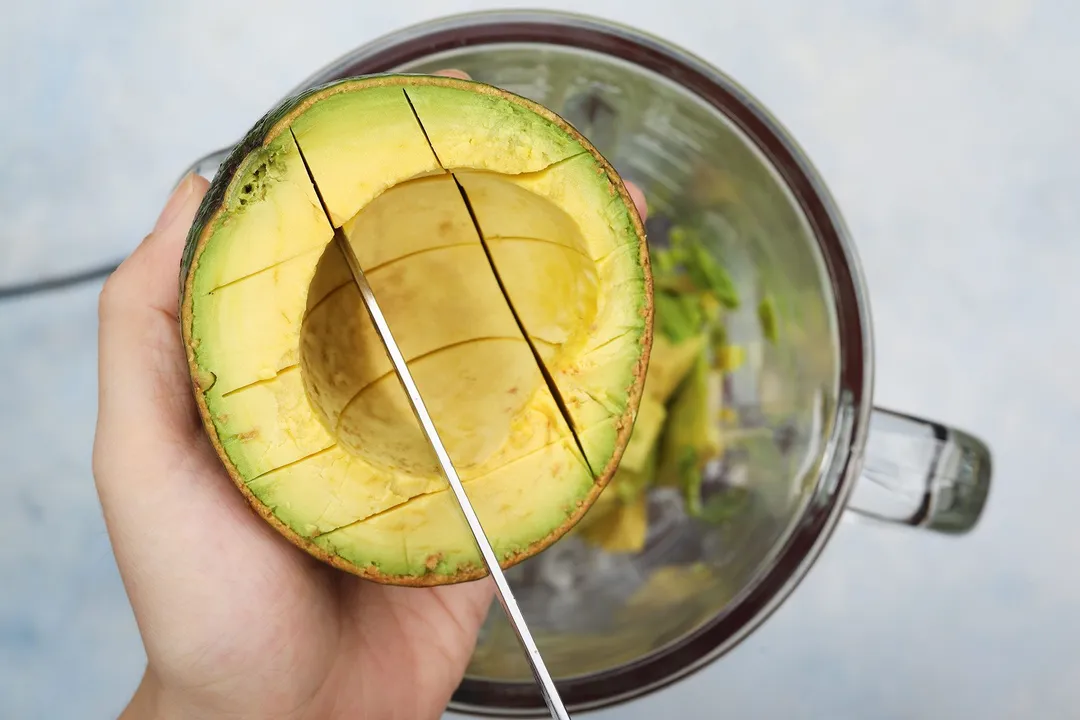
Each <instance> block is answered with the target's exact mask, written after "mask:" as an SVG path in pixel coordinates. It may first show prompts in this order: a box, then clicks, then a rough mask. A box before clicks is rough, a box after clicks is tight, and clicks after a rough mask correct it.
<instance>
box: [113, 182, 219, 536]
mask: <svg viewBox="0 0 1080 720" xmlns="http://www.w3.org/2000/svg"><path fill="white" fill-rule="evenodd" d="M207 186H208V183H207V182H206V180H204V179H202V178H199V177H194V176H190V177H187V178H185V179H184V180H183V181H182V182H181V183H180V185H179V186H178V187H177V189H176V191H175V192H174V194H173V197H172V198H171V199H170V201H169V203H168V204H167V205H166V208H165V210H163V211H162V214H161V217H160V218H159V220H158V223H157V225H156V226H155V228H154V230H153V231H152V232H151V233H150V235H148V236H147V237H146V239H144V240H143V242H142V243H141V244H140V245H139V247H138V248H136V249H135V252H133V253H132V254H131V256H130V257H129V258H128V259H127V260H125V261H124V262H123V263H122V264H121V265H120V267H119V268H118V269H117V270H116V272H115V273H113V275H112V276H111V277H110V278H109V280H108V282H106V284H105V288H104V289H103V290H102V293H101V298H100V300H99V308H98V316H99V320H98V422H97V433H96V435H95V438H94V457H93V468H94V479H95V482H96V484H97V489H98V495H99V497H100V499H101V504H102V508H103V510H104V512H105V519H106V522H107V524H108V525H109V527H110V532H113V531H115V532H119V533H120V534H121V535H122V536H124V537H131V536H139V537H140V538H141V539H142V538H144V536H145V535H147V534H153V533H169V532H173V528H171V527H169V523H170V521H171V519H172V518H176V517H179V516H183V515H184V514H191V513H205V507H206V506H212V507H217V508H218V510H217V512H218V513H219V514H220V512H221V510H226V511H227V512H228V511H229V509H233V510H235V507H236V506H235V503H234V502H233V500H234V499H233V498H229V497H225V496H226V495H230V493H228V490H229V489H231V488H230V487H229V486H228V483H227V482H221V480H222V478H221V477H220V475H218V474H215V473H203V472H198V471H195V470H194V468H200V467H213V465H212V464H210V463H208V462H207V458H208V454H212V452H213V451H212V449H211V448H210V446H209V443H207V442H206V441H205V438H201V437H200V436H199V433H200V432H201V426H200V421H199V418H198V413H197V411H196V408H195V402H194V396H193V393H192V389H191V381H190V379H189V377H190V376H189V374H188V370H187V360H186V354H185V352H184V347H183V341H182V339H181V334H180V323H179V321H178V318H177V315H178V314H177V305H178V294H179V275H180V257H181V255H182V253H183V247H184V243H185V240H186V237H187V231H188V229H189V228H190V226H191V221H192V218H193V217H194V215H195V212H196V210H197V209H198V206H199V203H200V201H201V200H202V197H203V195H204V194H205V193H206V189H207ZM200 441H201V442H200ZM184 469H188V470H189V471H188V472H187V473H186V475H187V476H189V477H190V484H185V486H184V487H178V486H177V484H176V483H175V482H170V481H169V478H170V477H172V478H175V477H176V476H177V475H178V474H179V473H180V472H182V471H183V470H184ZM231 494H232V495H236V493H231ZM141 541H143V542H144V540H141ZM129 549H132V548H129Z"/></svg>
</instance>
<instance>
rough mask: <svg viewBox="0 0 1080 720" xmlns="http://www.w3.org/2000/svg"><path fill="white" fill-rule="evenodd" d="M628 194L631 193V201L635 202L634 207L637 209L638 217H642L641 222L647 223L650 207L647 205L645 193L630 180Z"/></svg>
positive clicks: (627, 187) (627, 183) (627, 184)
mask: <svg viewBox="0 0 1080 720" xmlns="http://www.w3.org/2000/svg"><path fill="white" fill-rule="evenodd" d="M626 192H628V193H630V199H631V200H633V201H634V207H636V208H637V211H638V215H640V216H641V222H645V220H646V219H647V218H648V217H649V206H648V205H647V204H646V203H645V193H643V192H642V191H641V188H639V187H638V186H637V185H635V184H634V183H632V182H630V181H629V180H627V181H626Z"/></svg>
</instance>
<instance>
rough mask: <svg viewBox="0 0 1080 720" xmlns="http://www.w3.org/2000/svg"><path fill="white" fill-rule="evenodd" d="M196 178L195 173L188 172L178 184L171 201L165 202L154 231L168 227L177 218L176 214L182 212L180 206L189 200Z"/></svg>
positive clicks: (170, 197) (170, 198)
mask: <svg viewBox="0 0 1080 720" xmlns="http://www.w3.org/2000/svg"><path fill="white" fill-rule="evenodd" d="M194 179H195V175H194V173H188V174H187V175H185V176H184V179H183V180H181V181H180V184H179V185H177V186H176V189H175V190H173V193H172V195H170V196H169V202H167V203H165V207H164V209H162V211H161V215H160V216H158V220H157V223H155V224H154V232H158V231H160V230H163V229H164V228H167V227H168V226H169V224H170V223H171V222H172V221H173V220H175V219H176V214H177V213H178V212H180V208H182V207H184V203H185V202H186V201H187V199H188V197H190V196H191V190H192V188H193V187H194V185H193V182H192V181H193V180H194Z"/></svg>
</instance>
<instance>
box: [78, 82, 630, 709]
mask: <svg viewBox="0 0 1080 720" xmlns="http://www.w3.org/2000/svg"><path fill="white" fill-rule="evenodd" d="M444 74H447V75H456V76H461V75H462V74H461V73H459V72H456V71H446V72H445V73H444ZM207 187H208V186H207V183H206V181H205V180H203V179H202V178H199V177H195V176H189V177H187V178H185V179H184V181H183V182H181V184H180V186H179V187H178V188H177V189H176V191H175V193H174V194H173V197H172V198H171V199H170V200H169V202H168V204H167V205H166V207H165V209H164V210H163V212H162V214H161V217H160V219H159V220H158V222H157V225H156V226H155V228H154V230H153V231H152V232H151V233H150V234H149V235H148V236H147V237H146V238H145V239H144V240H143V242H142V243H141V244H140V245H139V247H138V248H137V249H136V250H135V252H134V253H133V254H132V255H131V257H129V258H128V259H127V260H126V261H124V263H123V264H122V265H121V266H120V267H119V268H118V269H117V270H116V272H115V273H114V274H113V275H112V277H110V278H109V280H108V282H107V283H106V284H105V288H104V290H103V291H102V293H101V299H100V307H99V316H100V328H99V406H98V421H97V434H96V437H95V441H94V460H93V467H94V477H95V481H96V484H97V489H98V494H99V497H100V499H101V504H102V508H103V510H104V515H105V522H106V526H107V528H108V532H109V537H110V538H111V541H112V544H113V549H114V552H115V555H116V559H117V563H118V564H119V568H120V573H121V577H122V578H123V581H124V586H125V588H126V590H127V593H128V597H129V598H130V600H131V604H132V608H133V609H134V612H135V618H136V621H137V622H138V626H139V631H140V633H141V635H142V639H143V643H144V645H145V648H146V654H147V660H148V662H147V668H146V672H145V674H144V676H143V679H142V682H141V684H140V685H139V687H138V689H137V690H136V692H135V695H134V697H133V698H132V700H131V702H130V704H129V705H128V707H127V708H126V710H125V711H124V714H123V715H122V717H123V718H158V717H177V718H218V717H228V718H231V719H238V718H258V719H259V720H274V719H279V718H280V719H281V720H286V719H292V718H319V719H320V720H324V719H327V718H335V717H349V718H356V717H363V718H366V719H368V720H381V719H383V718H408V719H409V720H414V719H415V720H423V719H425V718H438V717H440V716H441V714H442V712H443V710H444V709H445V707H446V703H447V702H448V701H449V699H450V696H451V694H452V693H453V691H454V689H455V688H456V687H457V685H458V683H459V682H460V681H461V677H462V674H463V673H464V670H465V667H466V664H467V663H468V660H469V657H470V655H471V653H472V651H473V648H474V646H475V643H476V635H477V632H478V631H479V628H480V625H481V623H482V622H483V620H484V617H485V616H486V614H487V610H488V606H489V605H490V603H491V599H492V592H493V587H492V584H491V581H490V579H489V578H484V579H482V580H478V581H475V582H472V583H464V584H460V585H453V586H447V587H438V588H425V589H415V588H400V587H389V586H383V585H377V584H375V583H371V582H367V581H363V580H360V579H358V578H355V577H353V576H351V575H347V574H346V573H343V572H340V571H337V570H334V569H331V568H329V567H327V566H325V565H323V564H321V563H319V562H317V561H315V560H314V559H312V558H310V557H309V556H307V555H306V554H304V553H303V552H301V551H299V550H297V549H296V548H295V547H293V546H292V545H291V544H289V543H288V542H287V541H285V539H284V538H282V537H280V536H279V535H278V534H277V533H276V532H274V531H273V530H272V529H271V528H270V527H269V526H268V525H267V524H266V523H265V522H264V521H262V520H261V519H260V518H259V517H258V516H256V515H255V514H254V513H253V512H251V510H250V508H249V507H248V505H247V503H246V501H245V500H244V499H243V497H242V496H241V494H240V493H239V492H237V491H236V488H235V487H234V486H233V484H232V482H231V481H230V480H229V478H228V476H227V475H226V474H225V472H224V470H223V469H222V466H221V463H220V461H219V460H218V458H217V456H216V454H215V452H214V450H213V449H212V447H211V446H210V443H209V441H208V440H207V438H206V435H205V433H204V431H203V428H202V425H201V423H200V420H199V417H198V414H197V411H196V407H195V403H194V399H193V398H192V390H191V383H190V380H189V378H188V374H187V367H186V358H185V353H184V349H183V346H182V341H181V335H180V328H179V325H178V321H177V304H178V297H177V287H178V274H179V267H180V255H181V253H182V250H183V245H184V242H185V238H186V235H187V231H188V229H189V228H190V226H191V222H192V219H193V217H194V214H195V212H196V210H197V208H198V205H199V202H200V201H201V199H202V197H203V195H204V194H205V193H206V190H207ZM632 193H633V195H634V198H635V202H636V203H637V204H638V207H639V210H640V211H641V212H642V217H644V202H643V201H642V199H641V197H642V196H641V193H640V191H638V190H637V189H636V188H633V189H632Z"/></svg>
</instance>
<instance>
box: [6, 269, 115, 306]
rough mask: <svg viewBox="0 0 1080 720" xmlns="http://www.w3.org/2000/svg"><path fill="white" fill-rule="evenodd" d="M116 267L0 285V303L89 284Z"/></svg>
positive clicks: (105, 275) (109, 273) (107, 274)
mask: <svg viewBox="0 0 1080 720" xmlns="http://www.w3.org/2000/svg"><path fill="white" fill-rule="evenodd" d="M118 267H120V263H119V262H113V263H109V264H108V265H99V266H97V267H92V268H87V269H86V270H79V271H77V272H73V273H70V274H68V275H59V276H57V277H52V278H43V279H41V280H34V281H32V282H26V283H18V284H15V285H0V301H3V300H14V299H15V298H20V297H27V296H29V295H38V294H40V293H45V292H52V291H53V290H62V289H63V288H67V287H71V286H72V285H80V284H82V283H85V282H90V281H91V280H99V279H101V278H105V277H108V276H109V275H111V274H112V272H113V271H114V270H116V268H118Z"/></svg>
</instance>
